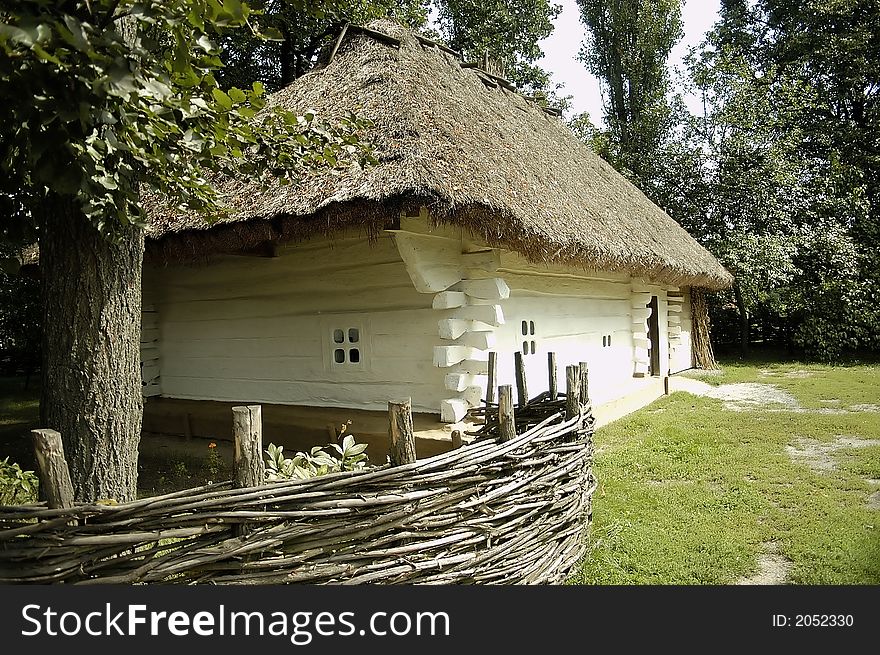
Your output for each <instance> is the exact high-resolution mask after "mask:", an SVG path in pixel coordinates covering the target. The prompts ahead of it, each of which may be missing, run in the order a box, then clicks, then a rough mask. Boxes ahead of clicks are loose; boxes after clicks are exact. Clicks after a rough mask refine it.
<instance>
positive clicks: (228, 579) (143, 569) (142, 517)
mask: <svg viewBox="0 0 880 655" xmlns="http://www.w3.org/2000/svg"><path fill="white" fill-rule="evenodd" d="M521 364H522V362H521V359H520V358H518V359H517V365H518V366H519V367H521ZM571 369H574V371H572V370H571ZM580 373H582V374H581V375H579V371H578V367H576V366H575V367H569V370H568V376H567V380H568V383H569V384H568V388H567V393H565V394H557V393H556V392H555V391H552V393H547V392H545V393H542V394H541V395H539V396H538V397H536V398H534V399H532V400H531V401H529V402H524V403H521V404H519V405H517V406H513V405H512V403H510V406H509V407H508V406H506V405H505V399H508V400H509V399H510V397H511V394H512V391H511V388H510V387H509V386H508V387H499V390H498V391H499V400H500V402H499V403H498V404H495V403H493V402H491V400H489V399H487V402H486V405H485V407H483V408H480V410H479V412H478V413H479V414H481V415H482V416H483V418H484V419H485V423H484V425H483V426H482V427H481V428H480V430H479V431H478V432H476V433H473V434H472V435H471V436H472V437H474V439H473V441H472V442H471V443H468V444H465V445H462V446H461V447H459V448H456V449H454V450H452V451H450V452H447V453H443V454H440V455H436V456H434V457H431V458H428V459H422V460H415V461H411V462H409V463H400V462H395V461H394V458H393V457H392V462H391V463H389V464H385V465H383V466H379V467H375V468H371V469H367V470H362V471H353V472H342V473H333V474H329V475H324V476H320V477H315V478H310V479H307V480H296V481H284V482H271V483H264V484H259V485H256V486H244V487H241V485H240V484H239V485H236V482H235V481H231V482H227V483H222V484H214V485H209V486H204V487H199V488H195V489H188V490H185V491H180V492H176V493H171V494H166V495H163V496H157V497H152V498H145V499H142V500H137V501H134V502H129V503H125V504H119V505H103V504H91V505H73V506H71V507H63V506H58V505H64V504H69V503H65V501H64V499H63V496H64V495H65V493H66V492H65V491H64V487H65V483H64V482H63V480H62V482H61V483H60V484H58V485H56V487H57V488H58V489H61V492H60V496H61V498H60V499H59V498H58V495H59V494H55V496H56V497H55V499H54V500H53V494H51V493H50V494H49V501H48V504H47V503H42V504H40V505H26V506H0V582H2V583H56V582H64V583H78V584H89V583H92V584H94V583H185V584H189V583H214V584H265V583H270V584H278V583H297V582H304V583H312V584H320V583H335V584H357V583H383V584H397V583H419V584H422V583H424V584H431V583H439V584H457V583H480V584H528V583H534V584H543V583H559V582H562V581H563V580H565V578H566V577H567V575H568V573H569V572H570V570H571V568H572V566H573V565H575V564H576V563H577V562H578V561H579V560H580V559H581V558H582V557H583V556H584V554H585V549H586V530H587V529H588V526H589V522H590V516H591V497H592V494H593V491H594V490H595V487H596V483H595V479H594V477H593V474H592V466H591V465H592V433H593V418H592V413H591V409H590V405H589V401H588V398H587V394H586V384H585V382H586V371H585V369H584V368H582V369H581V370H580ZM551 375H552V376H553V377H554V378H555V360H554V359H553V358H552V356H551ZM524 380H525V378H524V376H523V377H522V384H521V385H520V386H521V387H524ZM581 380H583V382H584V384H580V382H581ZM519 381H520V379H519V377H518V383H519ZM550 386H551V387H552V389H555V379H553V380H551V385H550ZM490 388H491V387H490ZM520 391H521V392H522V393H523V395H525V393H524V392H525V389H524V388H521V389H520ZM490 395H494V394H490ZM236 409H238V410H241V409H245V408H236ZM247 409H249V410H250V418H251V419H253V418H254V417H256V419H257V422H256V425H255V424H254V423H253V422H251V423H247V421H245V422H244V423H245V425H244V429H242V430H238V427H239V425H238V423H239V418H240V416H241V415H239V416H237V417H236V438H237V439H238V437H239V434H240V433H241V434H242V435H244V437H243V438H248V435H249V436H250V437H252V438H256V439H257V440H258V441H259V438H260V436H259V410H258V407H255V406H254V407H250V408H247ZM405 409H406V410H407V411H406V412H405V413H404V414H402V415H401V414H400V413H399V412H398V411H394V412H390V414H391V417H390V422H389V423H390V426H389V431H390V432H391V437H392V455H393V454H394V453H395V452H396V449H395V442H396V441H398V440H399V439H412V434H411V419H410V423H409V425H410V428H409V429H410V432H409V434H407V433H406V430H405V429H404V430H403V431H400V430H399V429H398V428H399V426H400V425H404V426H405V425H406V417H407V415H408V406H405ZM254 410H257V411H256V412H254ZM401 416H402V417H403V420H402V421H401V420H400V419H401ZM511 424H512V425H514V426H515V429H514V430H510V429H509V428H510V426H511ZM395 425H397V426H398V427H395ZM35 433H39V434H38V435H35V442H36V441H37V438H38V437H39V438H41V439H44V440H45V439H46V433H51V431H48V430H43V431H35ZM54 435H57V433H54ZM51 436H53V435H51V434H50V435H49V437H51ZM57 445H58V448H60V438H59V439H58V440H57ZM252 445H253V444H252ZM236 450H237V451H240V450H241V451H243V452H246V451H247V448H243V447H242V444H239V443H238V441H237V443H236ZM403 450H405V449H403ZM50 451H51V452H50ZM256 452H258V453H259V452H261V450H260V449H258V450H257V451H256ZM61 454H62V453H59V452H57V449H56V450H55V451H53V450H52V448H51V447H49V448H48V449H46V448H44V449H43V452H42V453H40V452H39V448H38V461H39V464H40V466H39V468H40V474H41V482H46V481H50V480H51V479H52V476H53V475H56V477H57V476H58V475H60V477H61V478H62V479H63V477H64V474H66V473H67V471H66V466H65V467H61V468H60V469H59V467H57V466H55V467H54V469H53V464H52V462H53V461H54V462H55V464H57V462H58V456H59V455H61ZM245 459H246V458H245ZM61 461H62V462H63V457H62V459H61ZM260 461H261V460H260ZM246 464H247V466H245V465H244V464H242V466H241V469H242V471H243V473H239V471H238V470H237V473H236V475H237V476H239V477H241V476H242V475H243V476H245V478H246V476H247V475H248V474H249V472H250V473H252V471H253V465H252V464H253V463H252V462H250V463H247V462H246ZM53 470H54V473H53ZM59 470H60V474H59V473H58V471H59ZM67 484H68V485H69V482H68V483H67ZM237 486H238V487H241V488H237ZM53 505H55V507H53Z"/></svg>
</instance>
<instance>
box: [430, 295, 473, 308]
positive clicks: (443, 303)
mask: <svg viewBox="0 0 880 655" xmlns="http://www.w3.org/2000/svg"><path fill="white" fill-rule="evenodd" d="M467 301H468V299H467V296H466V295H465V294H464V293H462V292H461V291H441V292H440V293H438V294H437V295H436V296H434V301H433V302H432V303H431V307H432V308H434V309H455V308H456V307H464V306H465V305H467Z"/></svg>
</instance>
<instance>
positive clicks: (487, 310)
mask: <svg viewBox="0 0 880 655" xmlns="http://www.w3.org/2000/svg"><path fill="white" fill-rule="evenodd" d="M452 318H458V319H464V320H470V321H482V322H483V323H488V324H489V325H494V326H495V327H498V326H500V325H504V312H503V311H501V305H467V306H465V307H459V308H458V309H456V310H455V313H454V314H453V315H452Z"/></svg>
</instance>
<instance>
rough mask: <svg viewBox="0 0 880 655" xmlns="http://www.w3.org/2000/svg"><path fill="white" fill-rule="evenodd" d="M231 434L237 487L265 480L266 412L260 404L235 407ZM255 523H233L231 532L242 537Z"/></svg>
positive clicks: (254, 485)
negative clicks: (263, 412) (264, 440)
mask: <svg viewBox="0 0 880 655" xmlns="http://www.w3.org/2000/svg"><path fill="white" fill-rule="evenodd" d="M232 436H233V437H234V439H235V450H234V451H233V454H232V475H233V484H234V485H235V486H236V488H238V489H245V488H248V487H256V486H257V485H260V484H263V483H264V482H265V481H266V464H265V462H264V461H263V414H262V408H261V407H260V405H246V406H240V407H233V408H232ZM255 509H256V510H259V509H260V508H259V507H257V508H255ZM252 527H253V526H251V525H248V524H247V523H236V524H234V525H233V526H232V534H234V535H235V536H237V537H243V536H245V535H246V534H248V533H249V532H250V531H251V529H252Z"/></svg>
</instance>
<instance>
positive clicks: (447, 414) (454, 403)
mask: <svg viewBox="0 0 880 655" xmlns="http://www.w3.org/2000/svg"><path fill="white" fill-rule="evenodd" d="M468 409H470V407H469V406H468V402H467V401H466V400H464V399H463V398H448V399H446V400H441V401H440V420H441V421H443V422H444V423H458V422H459V421H460V420H462V419H463V418H464V417H465V414H467V411H468Z"/></svg>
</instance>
